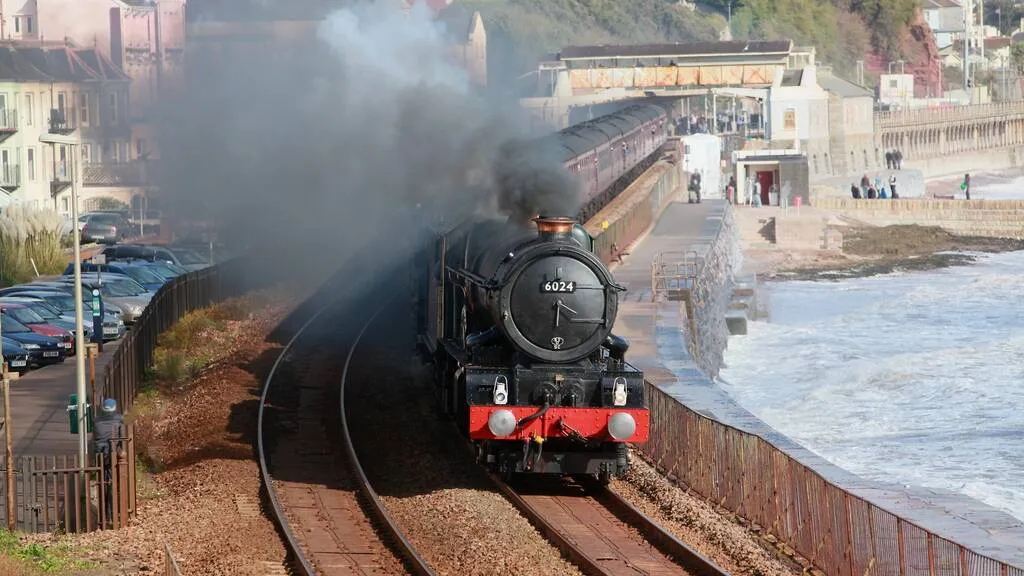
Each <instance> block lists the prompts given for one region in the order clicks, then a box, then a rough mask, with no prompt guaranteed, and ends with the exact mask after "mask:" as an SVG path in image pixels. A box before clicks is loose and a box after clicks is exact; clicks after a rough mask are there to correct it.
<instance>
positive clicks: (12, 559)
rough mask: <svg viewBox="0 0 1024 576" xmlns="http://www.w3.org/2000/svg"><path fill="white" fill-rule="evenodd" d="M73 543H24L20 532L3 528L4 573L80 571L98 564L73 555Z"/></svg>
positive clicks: (0, 559)
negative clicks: (17, 533) (20, 538)
mask: <svg viewBox="0 0 1024 576" xmlns="http://www.w3.org/2000/svg"><path fill="white" fill-rule="evenodd" d="M73 551H74V549H73V548H72V546H71V545H70V544H56V545H43V544H36V543H24V542H22V541H21V540H19V538H18V536H17V535H16V534H13V533H11V532H8V531H7V530H0V575H8V574H9V575H12V576H36V575H38V574H77V573H79V572H80V571H82V570H88V569H90V568H94V567H95V566H96V564H95V563H92V562H87V561H84V560H80V559H78V558H76V557H75V556H74V555H73Z"/></svg>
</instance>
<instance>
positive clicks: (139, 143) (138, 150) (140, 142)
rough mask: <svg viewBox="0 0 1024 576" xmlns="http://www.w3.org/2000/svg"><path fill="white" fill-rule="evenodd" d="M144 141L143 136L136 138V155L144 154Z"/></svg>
mask: <svg viewBox="0 0 1024 576" xmlns="http://www.w3.org/2000/svg"><path fill="white" fill-rule="evenodd" d="M144 142H145V141H144V140H143V139H142V138H137V139H136V140H135V156H142V151H143V150H145V149H146V147H145V145H144Z"/></svg>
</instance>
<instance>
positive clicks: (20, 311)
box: [0, 303, 75, 356]
mask: <svg viewBox="0 0 1024 576" xmlns="http://www.w3.org/2000/svg"><path fill="white" fill-rule="evenodd" d="M0 312H2V313H3V314H7V315H9V316H10V317H11V318H14V319H15V320H17V321H18V322H21V323H22V324H24V325H25V326H27V327H28V328H29V330H32V331H33V332H35V333H36V334H41V335H43V336H48V337H50V338H54V339H56V340H57V341H58V342H60V345H61V347H62V348H64V349H65V350H67V353H68V356H71V355H72V354H74V353H75V350H74V339H72V338H71V333H70V332H68V331H67V330H65V329H64V328H61V327H59V326H54V325H53V324H47V323H46V320H44V319H43V317H42V316H40V315H39V314H36V313H35V312H34V311H33V310H32V309H31V308H29V307H28V306H25V305H23V304H10V303H4V304H0Z"/></svg>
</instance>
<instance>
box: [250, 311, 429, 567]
mask: <svg viewBox="0 0 1024 576" xmlns="http://www.w3.org/2000/svg"><path fill="white" fill-rule="evenodd" d="M342 300H343V298H335V299H334V301H333V302H328V303H326V304H324V305H323V306H320V307H319V310H316V311H315V312H314V313H313V315H312V317H311V318H310V319H309V320H308V321H306V323H305V324H304V325H302V326H301V327H300V328H298V329H297V330H296V332H295V334H294V336H292V338H291V340H290V341H289V342H288V344H287V345H286V346H285V347H284V349H283V350H282V351H281V354H280V355H279V357H278V359H277V361H276V362H275V364H274V366H273V368H272V369H271V372H270V374H269V375H268V376H267V379H266V382H265V384H264V388H263V393H262V396H261V399H260V409H259V417H258V418H259V420H258V424H257V426H258V436H257V438H258V446H257V451H258V456H259V463H260V471H261V475H262V478H263V483H264V486H265V488H266V490H267V497H268V500H269V502H270V507H269V508H270V510H269V512H270V514H271V515H272V516H273V518H274V520H275V521H276V523H277V524H278V526H279V528H280V531H281V533H282V535H283V538H284V540H285V545H286V547H287V548H288V551H289V560H290V562H289V563H290V564H291V567H292V569H293V570H294V571H295V572H296V573H298V574H302V575H305V576H310V575H313V574H323V575H331V574H406V573H412V574H417V575H432V574H433V572H432V571H431V570H430V568H429V567H428V566H427V565H426V563H425V562H424V561H423V560H422V559H421V558H420V557H419V555H418V554H417V553H416V551H415V550H414V549H413V547H412V545H411V544H410V543H409V542H408V540H407V539H406V538H405V536H404V535H403V534H402V532H401V530H400V529H399V528H398V527H397V525H396V524H395V523H394V522H393V521H392V520H391V518H390V517H389V516H388V513H387V511H386V510H385V508H384V505H383V504H382V502H381V501H380V499H379V498H378V496H377V495H376V493H375V492H374V490H373V487H372V486H370V484H369V482H368V480H367V478H366V475H365V473H364V472H363V469H362V465H361V464H360V462H359V459H358V457H357V455H356V453H355V450H354V449H353V446H352V442H351V439H350V437H349V434H348V429H347V426H346V418H345V413H344V412H345V411H344V404H343V403H342V402H341V401H340V400H341V398H343V397H344V392H343V387H344V381H345V378H346V375H347V372H348V367H349V365H350V364H351V362H352V358H353V352H354V351H355V349H356V347H357V345H358V342H359V340H360V339H361V338H362V336H363V333H364V332H365V329H366V327H367V326H369V325H370V323H371V322H372V320H373V318H374V317H375V316H376V312H377V311H379V310H380V309H381V308H382V307H383V306H384V304H381V303H380V302H379V299H371V298H367V297H364V298H360V299H357V300H356V301H351V302H348V303H343V302H342ZM358 300H362V301H361V302H360V301H358Z"/></svg>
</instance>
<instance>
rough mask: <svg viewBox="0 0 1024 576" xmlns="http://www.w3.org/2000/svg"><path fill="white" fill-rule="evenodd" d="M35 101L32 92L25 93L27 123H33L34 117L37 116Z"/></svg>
mask: <svg viewBox="0 0 1024 576" xmlns="http://www.w3.org/2000/svg"><path fill="white" fill-rule="evenodd" d="M34 104H35V102H33V101H32V94H25V125H26V126H31V125H32V117H33V116H35V114H36V112H35V110H36V109H35V105H34Z"/></svg>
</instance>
